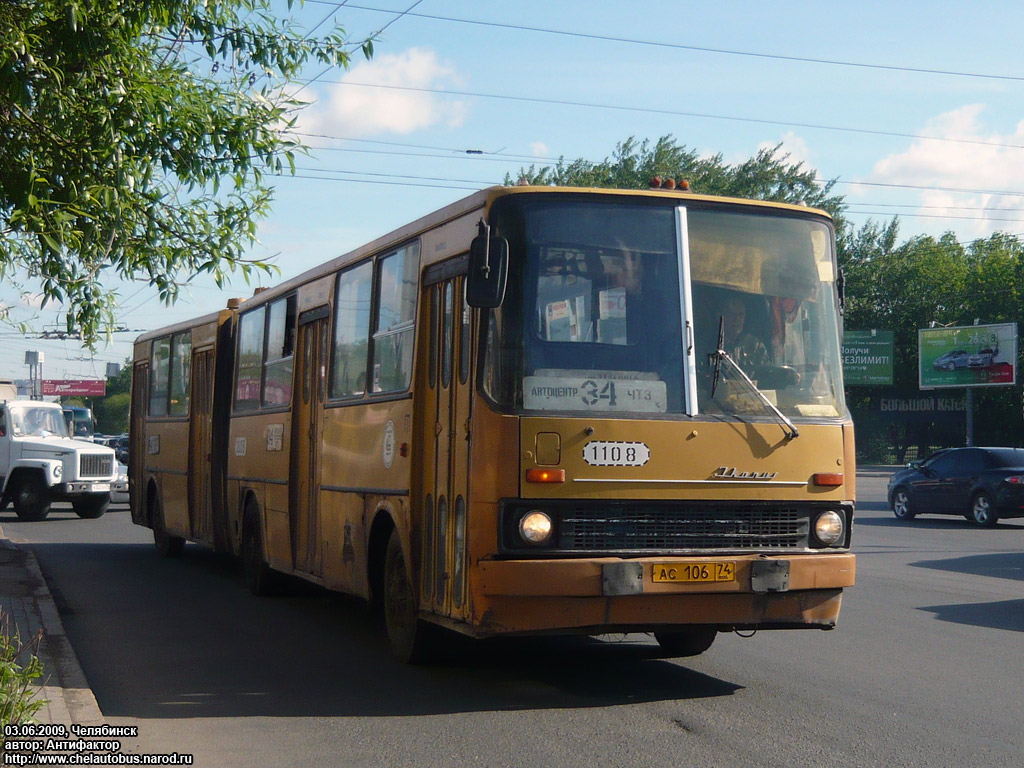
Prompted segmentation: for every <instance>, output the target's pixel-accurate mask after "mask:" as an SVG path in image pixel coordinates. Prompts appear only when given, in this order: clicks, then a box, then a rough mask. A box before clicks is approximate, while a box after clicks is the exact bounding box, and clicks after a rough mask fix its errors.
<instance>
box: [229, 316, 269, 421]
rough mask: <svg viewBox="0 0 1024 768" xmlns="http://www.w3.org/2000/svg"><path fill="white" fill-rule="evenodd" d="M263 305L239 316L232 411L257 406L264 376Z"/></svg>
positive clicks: (251, 408) (253, 408)
mask: <svg viewBox="0 0 1024 768" xmlns="http://www.w3.org/2000/svg"><path fill="white" fill-rule="evenodd" d="M265 311H266V306H262V307H258V308H257V309H254V310H253V311H251V312H247V313H246V314H244V315H242V319H241V320H240V321H239V324H238V373H237V375H236V376H235V410H236V411H255V410H257V409H258V408H259V407H260V384H261V381H262V375H263V319H264V316H265Z"/></svg>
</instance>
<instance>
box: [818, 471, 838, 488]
mask: <svg viewBox="0 0 1024 768" xmlns="http://www.w3.org/2000/svg"><path fill="white" fill-rule="evenodd" d="M811 482H813V483H814V484H815V485H820V486H823V487H825V488H838V487H839V486H840V485H842V484H843V473H842V472H815V473H814V474H813V475H812V476H811Z"/></svg>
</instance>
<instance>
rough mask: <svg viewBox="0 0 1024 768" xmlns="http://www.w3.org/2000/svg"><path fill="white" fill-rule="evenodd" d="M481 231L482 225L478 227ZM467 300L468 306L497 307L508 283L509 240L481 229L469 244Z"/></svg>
mask: <svg viewBox="0 0 1024 768" xmlns="http://www.w3.org/2000/svg"><path fill="white" fill-rule="evenodd" d="M481 230H483V227H481ZM466 280H467V282H466V303H467V304H469V306H471V307H483V308H486V309H491V308H493V307H500V306H501V302H502V301H503V300H504V299H505V284H506V283H507V282H508V240H506V239H505V238H503V237H494V236H491V235H489V234H488V233H487V232H484V231H481V232H480V234H478V235H477V236H476V237H474V238H473V242H472V244H471V245H470V246H469V275H468V276H467V278H466Z"/></svg>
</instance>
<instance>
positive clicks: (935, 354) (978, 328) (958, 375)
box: [917, 323, 1017, 389]
mask: <svg viewBox="0 0 1024 768" xmlns="http://www.w3.org/2000/svg"><path fill="white" fill-rule="evenodd" d="M917 349H918V356H917V358H918V382H919V384H920V387H921V389H939V388H941V387H998V386H1006V385H1012V384H1016V383H1017V324H1016V323H1001V324H994V325H966V326H959V327H955V328H921V329H919V330H918V332H917Z"/></svg>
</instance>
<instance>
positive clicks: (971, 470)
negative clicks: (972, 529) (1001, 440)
mask: <svg viewBox="0 0 1024 768" xmlns="http://www.w3.org/2000/svg"><path fill="white" fill-rule="evenodd" d="M888 494H889V506H890V507H891V508H892V511H893V514H895V515H896V517H898V518H899V519H900V520H912V519H913V518H914V517H915V516H917V515H922V514H937V515H963V516H964V517H966V518H967V519H968V520H972V521H974V522H975V523H977V524H978V525H983V526H993V525H995V524H996V522H997V521H998V520H999V518H1001V517H1024V448H974V447H971V448H946V449H943V450H941V451H937V452H935V453H933V454H932V455H931V456H929V457H928V458H927V459H925V460H924V461H922V462H913V463H911V464H909V465H908V466H907V468H906V469H903V470H900V471H899V472H896V473H895V474H893V476H892V477H891V478H889V490H888Z"/></svg>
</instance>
